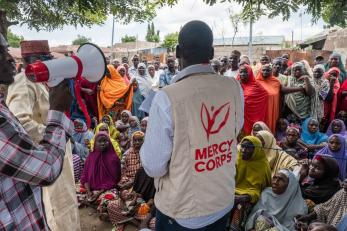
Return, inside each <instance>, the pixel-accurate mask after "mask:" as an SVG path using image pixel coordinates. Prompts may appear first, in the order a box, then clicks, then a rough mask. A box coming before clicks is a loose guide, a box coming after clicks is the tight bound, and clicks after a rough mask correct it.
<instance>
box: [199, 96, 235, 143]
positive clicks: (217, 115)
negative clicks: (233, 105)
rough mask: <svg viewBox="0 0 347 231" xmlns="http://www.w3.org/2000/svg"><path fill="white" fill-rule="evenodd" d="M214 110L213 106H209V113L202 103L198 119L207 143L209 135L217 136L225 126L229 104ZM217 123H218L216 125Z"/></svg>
mask: <svg viewBox="0 0 347 231" xmlns="http://www.w3.org/2000/svg"><path fill="white" fill-rule="evenodd" d="M214 109H215V108H214V106H211V111H209V110H208V109H207V107H206V105H205V104H204V103H202V105H201V110H200V119H201V123H202V126H203V127H204V130H205V132H206V137H207V141H210V136H211V135H213V134H217V133H218V132H220V130H222V128H223V127H224V126H225V125H226V123H227V121H228V119H229V115H230V102H227V103H225V104H223V105H222V106H220V107H219V108H218V109H217V110H214ZM217 119H219V120H217ZM217 121H219V123H218V124H217Z"/></svg>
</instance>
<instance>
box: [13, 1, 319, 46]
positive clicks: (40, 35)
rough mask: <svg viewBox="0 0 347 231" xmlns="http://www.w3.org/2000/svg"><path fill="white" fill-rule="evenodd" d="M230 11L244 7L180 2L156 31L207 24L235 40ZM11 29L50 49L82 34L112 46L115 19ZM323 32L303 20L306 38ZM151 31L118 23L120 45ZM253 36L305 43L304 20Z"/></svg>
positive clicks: (258, 29)
mask: <svg viewBox="0 0 347 231" xmlns="http://www.w3.org/2000/svg"><path fill="white" fill-rule="evenodd" d="M228 8H230V9H231V10H232V11H233V12H236V13H238V12H240V11H241V9H242V8H241V6H239V5H237V4H235V3H219V4H215V5H214V6H208V5H206V4H205V3H203V1H202V0H189V1H188V0H180V1H179V3H178V4H177V5H175V6H174V7H172V8H171V7H164V8H161V9H158V10H157V16H156V17H155V18H154V20H153V22H154V25H155V28H156V30H160V37H161V38H164V36H165V35H166V34H168V33H171V32H175V31H179V29H180V27H181V26H183V25H184V24H185V23H186V22H188V21H190V20H202V21H205V22H206V23H207V24H208V25H210V27H211V28H212V30H213V34H214V37H215V38H222V36H223V34H224V37H225V38H227V37H232V34H233V28H232V27H231V23H230V20H229V18H228V10H227V9H228ZM10 29H11V30H12V31H13V32H14V33H16V34H18V35H23V36H24V38H25V39H28V40H29V39H47V40H49V44H50V46H57V45H63V44H64V45H70V44H71V42H72V40H74V39H75V38H76V37H77V35H78V34H80V35H84V36H86V37H89V38H91V39H92V41H93V42H94V43H96V44H98V45H100V46H110V45H111V34H112V18H111V17H109V18H108V20H107V21H106V22H105V24H104V25H102V26H93V27H91V28H87V27H77V28H75V27H73V26H65V27H64V28H63V29H62V30H55V31H51V32H47V31H39V32H37V31H36V30H29V29H28V28H27V27H26V26H25V25H24V26H22V27H20V26H12V27H10ZM321 30H323V21H322V20H320V21H319V22H318V23H317V24H314V25H312V23H311V17H310V15H304V16H303V19H302V38H303V39H305V38H307V37H309V36H312V35H314V34H316V33H318V32H320V31H321ZM146 31H147V23H143V24H140V23H130V24H128V25H122V24H119V23H116V24H115V33H114V34H115V42H120V40H121V38H122V37H123V36H124V35H126V34H128V35H134V36H138V39H139V40H144V39H145V36H146ZM253 31H254V34H253V35H283V36H285V37H286V39H287V40H291V32H292V31H294V40H301V19H300V17H299V13H296V14H294V15H292V17H291V18H290V19H289V20H288V21H285V22H283V21H282V20H281V18H280V17H277V18H274V19H268V18H267V17H262V18H261V19H260V20H258V21H257V22H256V23H255V24H254V26H253ZM248 34H249V25H241V27H240V30H239V32H238V34H237V35H236V36H248Z"/></svg>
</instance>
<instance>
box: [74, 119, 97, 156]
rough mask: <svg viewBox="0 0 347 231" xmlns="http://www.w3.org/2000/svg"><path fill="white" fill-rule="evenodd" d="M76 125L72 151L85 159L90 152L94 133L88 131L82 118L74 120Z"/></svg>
mask: <svg viewBox="0 0 347 231" xmlns="http://www.w3.org/2000/svg"><path fill="white" fill-rule="evenodd" d="M74 127H75V128H74V132H73V133H72V139H71V141H72V143H73V149H72V153H73V154H77V155H78V156H79V157H80V158H81V160H83V161H84V160H85V159H86V158H87V155H88V154H89V149H88V145H89V143H90V140H91V139H92V138H93V137H94V134H93V133H92V132H91V131H88V128H87V125H86V123H85V122H84V121H83V120H81V119H76V120H74Z"/></svg>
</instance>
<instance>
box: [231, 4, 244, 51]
mask: <svg viewBox="0 0 347 231" xmlns="http://www.w3.org/2000/svg"><path fill="white" fill-rule="evenodd" d="M229 19H230V22H231V25H232V27H233V30H234V34H233V38H232V41H231V46H234V40H235V37H236V34H237V32H238V31H239V26H240V23H241V22H242V21H243V20H242V15H241V14H237V13H233V12H232V11H231V10H230V9H229Z"/></svg>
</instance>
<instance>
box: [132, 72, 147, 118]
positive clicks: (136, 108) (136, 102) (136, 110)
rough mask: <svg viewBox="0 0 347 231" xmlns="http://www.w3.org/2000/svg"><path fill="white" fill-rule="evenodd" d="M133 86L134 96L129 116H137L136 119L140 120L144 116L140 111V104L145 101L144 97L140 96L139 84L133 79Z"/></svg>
mask: <svg viewBox="0 0 347 231" xmlns="http://www.w3.org/2000/svg"><path fill="white" fill-rule="evenodd" d="M133 86H134V88H133V89H134V95H133V105H132V107H131V114H132V115H134V116H137V118H139V119H142V118H144V117H145V116H146V115H145V113H144V112H143V111H141V110H140V106H141V104H142V102H143V101H144V100H145V97H144V96H143V95H142V94H141V91H140V89H139V84H138V82H137V80H136V79H135V80H134V82H133Z"/></svg>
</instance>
